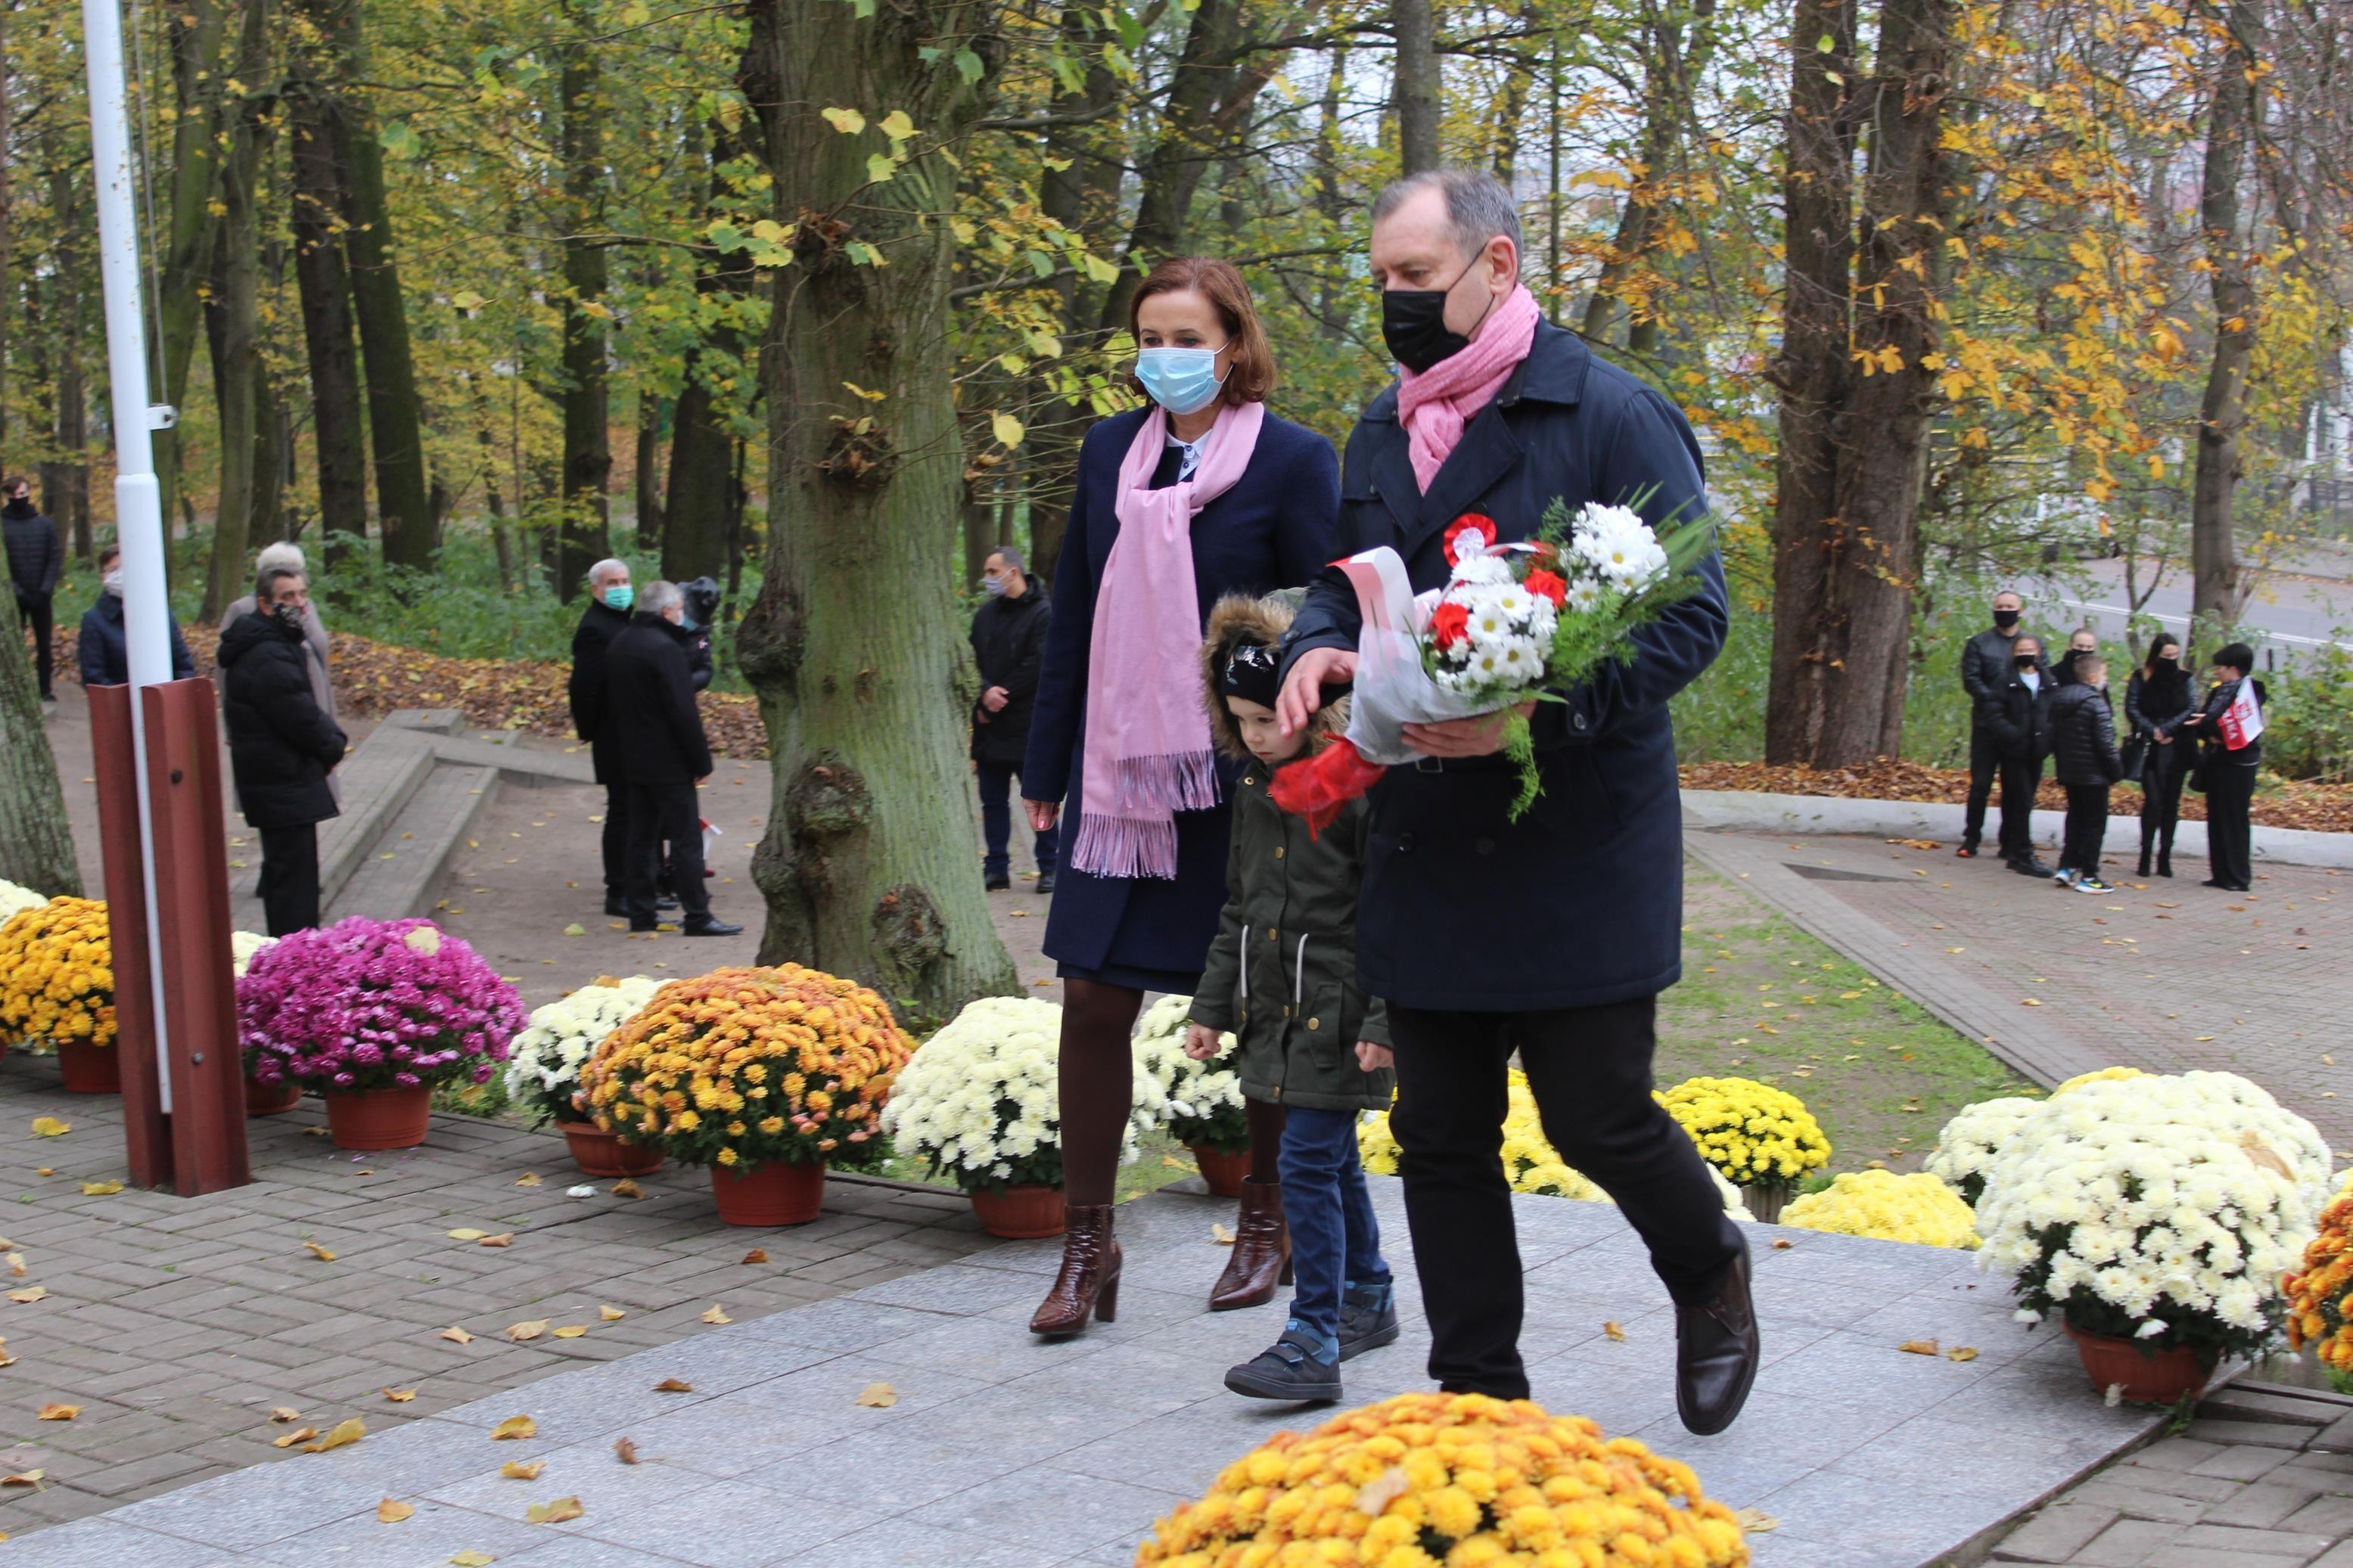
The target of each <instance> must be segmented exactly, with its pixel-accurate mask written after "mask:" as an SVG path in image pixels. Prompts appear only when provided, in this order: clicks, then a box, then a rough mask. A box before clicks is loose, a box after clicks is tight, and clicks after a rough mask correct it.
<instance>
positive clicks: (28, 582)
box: [0, 501, 66, 599]
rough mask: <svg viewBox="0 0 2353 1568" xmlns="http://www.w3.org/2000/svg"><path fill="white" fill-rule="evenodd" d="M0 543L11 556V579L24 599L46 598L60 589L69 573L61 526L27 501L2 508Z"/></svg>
mask: <svg viewBox="0 0 2353 1568" xmlns="http://www.w3.org/2000/svg"><path fill="white" fill-rule="evenodd" d="M0 546H5V549H6V552H7V555H8V578H9V581H10V582H12V583H14V584H16V596H17V597H18V598H20V599H46V598H47V597H48V596H49V595H52V594H54V593H56V592H57V591H58V578H59V577H61V576H63V575H65V570H66V547H65V543H64V542H63V541H61V540H60V539H58V525H57V524H56V523H54V522H51V521H49V520H48V519H47V518H46V517H43V516H42V515H41V514H40V513H39V512H37V511H36V510H33V506H32V503H31V502H29V501H27V502H26V503H25V504H24V505H23V506H22V507H21V508H20V507H19V506H18V505H17V503H16V502H15V501H10V502H9V503H8V504H7V505H6V506H5V507H4V508H0Z"/></svg>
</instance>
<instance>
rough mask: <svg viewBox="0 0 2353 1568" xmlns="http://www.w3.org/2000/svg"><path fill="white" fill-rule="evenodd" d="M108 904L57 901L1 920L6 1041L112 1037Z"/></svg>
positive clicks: (102, 1040)
mask: <svg viewBox="0 0 2353 1568" xmlns="http://www.w3.org/2000/svg"><path fill="white" fill-rule="evenodd" d="M114 1031H115V1023H114V968H113V949H112V945H111V940H110V938H109V935H108V931H107V924H106V904H105V902H104V900H99V899H73V898H65V899H51V900H49V901H48V902H47V903H45V904H41V905H38V906H37V907H34V908H31V909H26V910H19V911H18V912H17V913H16V914H14V915H11V916H10V917H9V918H8V920H7V922H6V923H5V925H0V1042H5V1043H10V1044H23V1043H26V1042H31V1041H48V1040H60V1039H74V1040H88V1041H90V1043H91V1044H93V1045H100V1046H111V1045H112V1044H113V1043H114Z"/></svg>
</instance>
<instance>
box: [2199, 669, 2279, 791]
mask: <svg viewBox="0 0 2353 1568" xmlns="http://www.w3.org/2000/svg"><path fill="white" fill-rule="evenodd" d="M2248 680H2253V681H2254V683H2255V706H2256V708H2257V709H2259V710H2260V709H2266V708H2269V707H2270V706H2271V700H2272V694H2271V690H2270V689H2269V688H2268V687H2266V686H2264V685H2263V681H2262V680H2261V679H2258V678H2257V677H2254V676H2252V675H2249V676H2242V677H2241V678H2240V679H2238V680H2226V681H2223V682H2222V683H2221V685H2219V686H2217V687H2215V688H2214V689H2213V690H2211V691H2210V692H2208V693H2207V694H2206V706H2205V707H2204V708H2203V709H2201V710H2200V712H2202V713H2203V714H2204V715H2205V717H2204V718H2202V719H2200V721H2198V723H2197V724H2196V725H2195V726H2193V727H2192V729H2191V731H2190V732H2191V733H2192V734H2195V735H2197V736H2199V737H2200V739H2201V740H2203V741H2204V742H2206V751H2205V755H2204V756H2203V757H2202V758H2201V759H2200V760H2201V761H2202V762H2204V763H2205V764H2206V765H2207V766H2208V767H2210V768H2211V767H2239V768H2252V767H2253V766H2255V765H2256V764H2257V763H2261V762H2262V761H2263V737H2262V736H2260V735H2259V736H2257V737H2256V738H2255V739H2254V740H2253V741H2250V742H2247V743H2246V744H2245V745H2243V746H2242V747H2240V748H2239V749H2238V750H2237V751H2235V752H2234V751H2232V750H2231V748H2230V746H2229V744H2228V743H2227V742H2224V741H2223V739H2222V715H2223V714H2225V713H2228V712H2229V711H2230V710H2231V704H2232V703H2233V702H2236V701H2237V700H2239V687H2240V685H2241V684H2242V682H2243V681H2248ZM2264 719H2265V721H2269V719H2270V715H2269V714H2268V713H2266V714H2264Z"/></svg>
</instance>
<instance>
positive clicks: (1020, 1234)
mask: <svg viewBox="0 0 2353 1568" xmlns="http://www.w3.org/2000/svg"><path fill="white" fill-rule="evenodd" d="M972 1212H973V1213H974V1214H975V1215H977V1216H979V1219H980V1228H981V1229H983V1230H985V1231H987V1232H988V1234H989V1235H991V1236H1001V1237H1004V1238H1005V1239H1006V1240H1008V1241H1035V1240H1037V1239H1038V1238H1039V1237H1047V1236H1060V1235H1061V1234H1062V1228H1063V1209H1062V1189H1061V1188H1060V1187H1039V1186H1024V1187H1008V1188H1006V1189H1005V1190H1004V1191H1003V1192H1001V1193H992V1192H987V1191H985V1190H976V1191H975V1192H974V1193H973V1194H972Z"/></svg>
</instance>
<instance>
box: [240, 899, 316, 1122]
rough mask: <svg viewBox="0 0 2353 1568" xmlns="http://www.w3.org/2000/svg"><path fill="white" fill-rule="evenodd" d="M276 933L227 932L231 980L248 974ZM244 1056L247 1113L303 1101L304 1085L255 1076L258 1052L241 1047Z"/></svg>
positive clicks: (281, 1110) (279, 1110) (280, 1110)
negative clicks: (260, 1078) (267, 1081)
mask: <svg viewBox="0 0 2353 1568" xmlns="http://www.w3.org/2000/svg"><path fill="white" fill-rule="evenodd" d="M277 940H278V939H277V938H276V937H274V936H261V935H259V934H258V933H256V932H253V931H231V932H229V933H228V973H229V978H230V979H231V980H232V981H237V980H242V979H244V978H245V972H246V971H247V970H248V969H249V968H251V967H252V966H253V957H254V954H256V953H258V952H260V951H261V950H262V949H263V948H266V947H269V945H271V944H272V943H274V942H277ZM239 1055H241V1056H242V1057H243V1058H244V1060H245V1113H246V1114H247V1115H248V1116H281V1115H283V1114H285V1113H286V1112H287V1111H290V1110H293V1109H294V1108H295V1107H296V1106H298V1105H300V1104H301V1103H302V1086H301V1084H299V1083H297V1082H295V1081H294V1080H293V1079H290V1078H285V1077H282V1076H281V1077H280V1079H278V1080H277V1081H276V1082H274V1083H263V1082H261V1081H260V1080H259V1079H256V1078H255V1077H254V1076H253V1068H254V1058H255V1056H256V1053H255V1052H253V1051H250V1050H245V1051H240V1052H239Z"/></svg>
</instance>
